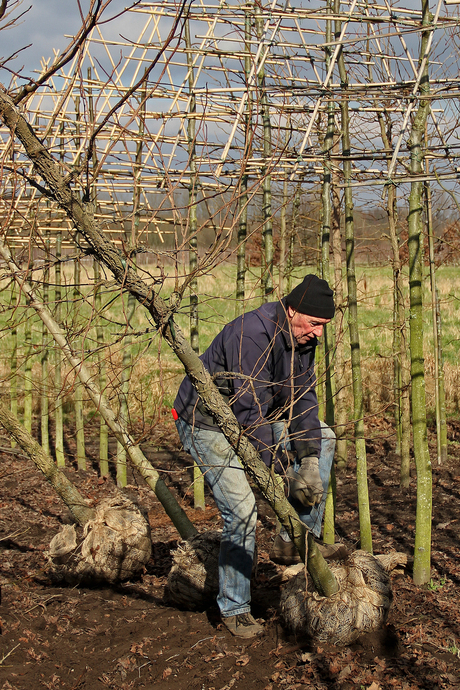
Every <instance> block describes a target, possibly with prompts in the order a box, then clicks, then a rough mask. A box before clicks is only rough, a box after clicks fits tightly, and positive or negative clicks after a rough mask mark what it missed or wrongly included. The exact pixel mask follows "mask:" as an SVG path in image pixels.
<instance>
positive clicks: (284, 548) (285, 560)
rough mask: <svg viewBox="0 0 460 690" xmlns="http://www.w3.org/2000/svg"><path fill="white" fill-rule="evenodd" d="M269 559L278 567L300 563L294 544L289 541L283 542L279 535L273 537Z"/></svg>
mask: <svg viewBox="0 0 460 690" xmlns="http://www.w3.org/2000/svg"><path fill="white" fill-rule="evenodd" d="M269 558H270V560H271V561H273V563H278V564H279V565H295V564H296V563H300V562H301V558H300V556H299V552H298V551H297V549H296V547H295V546H294V543H293V542H292V541H291V540H289V541H284V539H283V538H282V536H281V535H280V534H277V535H276V537H275V541H274V542H273V544H272V547H271V549H270V553H269Z"/></svg>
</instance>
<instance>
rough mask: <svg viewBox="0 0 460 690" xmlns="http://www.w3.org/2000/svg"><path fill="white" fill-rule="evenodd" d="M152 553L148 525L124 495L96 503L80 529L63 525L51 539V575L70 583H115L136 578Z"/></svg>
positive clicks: (49, 555) (48, 554) (49, 553)
mask: <svg viewBox="0 0 460 690" xmlns="http://www.w3.org/2000/svg"><path fill="white" fill-rule="evenodd" d="M151 553H152V540H151V536H150V525H149V523H148V522H147V520H146V518H145V517H144V516H143V515H142V513H141V511H140V510H139V508H138V507H137V506H136V505H135V504H134V503H132V501H130V500H129V499H127V498H125V497H124V496H117V497H116V498H109V499H105V500H103V501H101V502H100V504H99V505H98V506H97V508H96V511H95V516H94V519H93V520H90V521H89V522H87V523H86V524H85V525H84V526H83V529H82V530H79V531H78V533H77V530H76V529H75V527H74V525H64V527H63V528H62V529H61V531H60V532H58V534H56V536H55V537H53V539H52V540H51V543H50V546H49V551H48V553H47V556H48V559H49V561H50V562H51V564H52V570H53V571H54V574H55V575H56V576H58V577H60V578H64V579H65V580H66V581H67V582H69V583H71V584H92V583H102V582H108V583H115V582H119V581H121V580H128V579H130V578H132V577H133V576H135V575H137V574H138V573H139V572H140V571H141V570H142V568H143V566H144V565H145V563H147V561H148V560H149V558H150V556H151Z"/></svg>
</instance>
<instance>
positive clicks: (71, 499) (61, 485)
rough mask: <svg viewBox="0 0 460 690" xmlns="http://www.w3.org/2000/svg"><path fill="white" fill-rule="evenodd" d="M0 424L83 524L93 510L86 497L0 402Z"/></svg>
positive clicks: (92, 513)
mask: <svg viewBox="0 0 460 690" xmlns="http://www.w3.org/2000/svg"><path fill="white" fill-rule="evenodd" d="M0 424H1V425H2V426H3V428H4V429H5V430H6V431H7V432H8V433H9V434H10V436H12V438H14V440H15V441H16V442H17V444H18V445H19V446H20V447H21V448H22V450H23V451H24V453H26V454H27V455H28V456H29V458H30V459H31V460H32V461H33V462H34V463H35V465H36V466H37V467H38V469H39V470H40V471H41V472H43V474H44V475H45V477H46V478H47V480H48V481H49V482H50V484H51V486H52V487H53V489H54V490H55V491H56V493H57V494H58V495H59V496H60V497H61V498H62V500H63V501H64V503H65V504H66V506H67V507H68V508H69V510H70V512H71V513H72V515H73V517H74V518H75V520H76V521H77V522H78V523H79V524H80V525H83V524H85V522H88V520H91V519H92V518H93V517H94V511H93V510H92V508H90V507H89V506H88V501H87V499H86V498H83V496H82V495H81V494H80V492H79V491H78V489H76V487H75V486H74V485H73V484H72V482H71V481H69V480H68V479H67V477H66V476H65V474H63V473H62V472H61V471H60V470H59V469H58V468H57V467H56V465H55V464H54V462H53V460H52V458H50V456H49V455H47V454H46V453H45V452H44V450H43V448H42V447H41V446H40V444H39V443H37V441H36V440H35V439H34V438H33V437H32V436H31V435H30V434H29V432H28V431H26V429H25V428H24V427H23V426H22V424H20V423H19V421H18V419H17V417H15V416H14V415H13V414H11V412H9V410H7V408H6V407H5V406H4V405H3V403H2V402H0Z"/></svg>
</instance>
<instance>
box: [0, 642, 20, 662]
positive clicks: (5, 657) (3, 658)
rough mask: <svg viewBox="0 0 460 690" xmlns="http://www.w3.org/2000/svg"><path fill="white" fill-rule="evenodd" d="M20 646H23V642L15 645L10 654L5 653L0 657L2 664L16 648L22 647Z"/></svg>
mask: <svg viewBox="0 0 460 690" xmlns="http://www.w3.org/2000/svg"><path fill="white" fill-rule="evenodd" d="M20 646H21V643H19V644H17V645H16V647H13V649H12V650H11V651H9V652H8V654H4V655H3V657H2V658H1V659H0V666H1V665H2V664H3V662H4V661H5V659H8V657H9V656H10V654H12V653H13V652H14V650H15V649H17V648H18V647H20Z"/></svg>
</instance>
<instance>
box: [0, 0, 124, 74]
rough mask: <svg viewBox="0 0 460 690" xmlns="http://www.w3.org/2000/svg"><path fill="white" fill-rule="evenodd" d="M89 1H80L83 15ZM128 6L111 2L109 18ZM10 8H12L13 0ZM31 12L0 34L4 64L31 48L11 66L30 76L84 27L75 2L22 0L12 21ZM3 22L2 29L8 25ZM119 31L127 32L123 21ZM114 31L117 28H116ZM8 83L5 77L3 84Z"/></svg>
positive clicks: (0, 46)
mask: <svg viewBox="0 0 460 690" xmlns="http://www.w3.org/2000/svg"><path fill="white" fill-rule="evenodd" d="M89 4H90V3H89V0H81V6H82V9H83V11H86V10H87V8H88V7H89ZM128 4H129V3H128V2H127V1H126V0H112V3H111V5H110V7H109V8H108V10H107V17H108V18H109V17H111V16H113V15H114V14H117V13H118V12H119V11H120V10H122V9H123V8H124V7H126V5H128ZM9 5H10V6H11V5H12V2H11V0H10V3H9ZM29 7H30V9H29V10H28V11H27V12H26V13H25V14H24V16H23V17H21V18H20V19H19V20H18V22H17V23H16V24H15V25H14V26H13V27H11V28H8V29H5V30H3V31H2V33H1V41H0V56H1V57H2V60H3V59H5V58H6V57H9V56H10V55H11V54H12V53H14V51H16V50H18V49H19V48H23V47H25V46H27V45H29V44H32V45H31V47H29V48H27V49H26V50H25V51H22V52H21V53H20V54H19V56H18V57H17V58H15V60H14V61H13V62H12V63H10V66H11V67H13V66H14V69H15V70H18V69H19V68H20V67H22V66H24V67H25V74H31V73H32V71H33V70H34V69H37V67H38V68H39V66H40V61H41V58H42V57H44V58H45V59H48V58H52V57H53V48H54V49H58V50H60V51H62V50H63V49H64V48H65V47H66V46H67V45H68V43H69V38H66V35H67V36H69V35H72V36H73V35H74V34H75V33H76V32H77V31H78V29H79V28H80V26H81V18H80V12H79V9H78V3H77V1H76V0H22V2H21V3H16V7H14V8H13V12H12V14H11V15H10V17H9V18H8V19H10V18H12V17H16V16H18V15H20V14H21V13H23V12H25V11H26V10H27V9H28V8H29ZM5 23H6V21H5V19H4V20H3V21H2V22H0V28H1V27H3V26H4V25H5ZM118 26H119V31H124V30H126V25H125V24H124V22H123V19H121V20H119V22H118ZM114 31H115V28H114ZM5 79H7V77H6V75H5V74H2V81H3V80H5Z"/></svg>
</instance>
